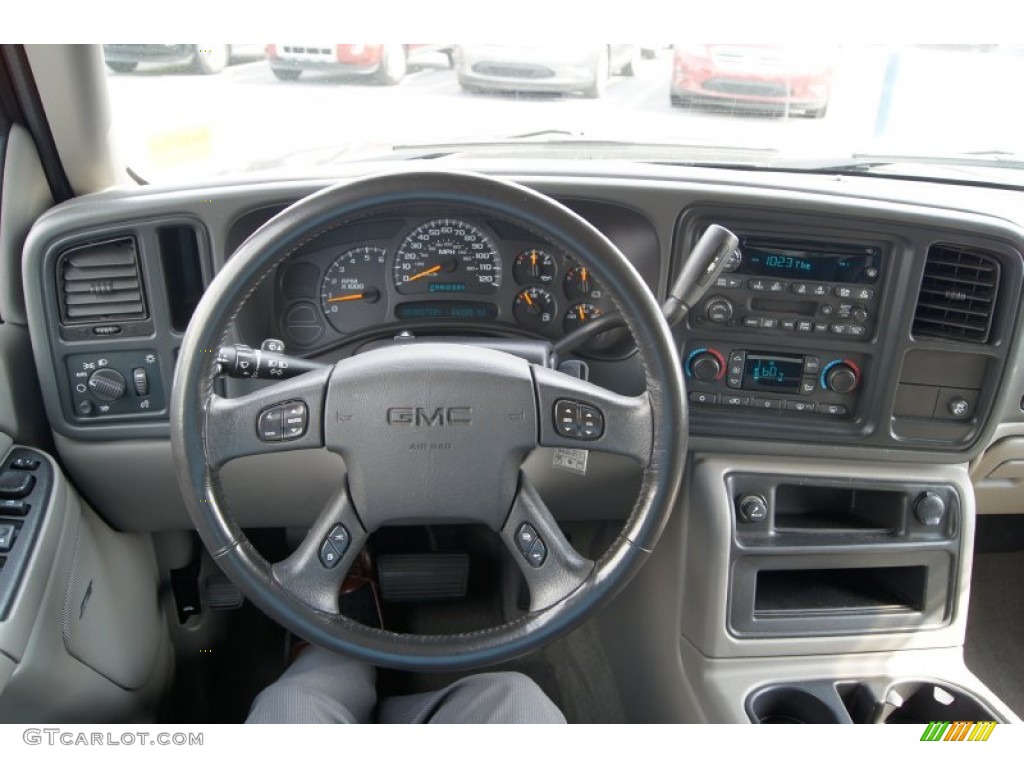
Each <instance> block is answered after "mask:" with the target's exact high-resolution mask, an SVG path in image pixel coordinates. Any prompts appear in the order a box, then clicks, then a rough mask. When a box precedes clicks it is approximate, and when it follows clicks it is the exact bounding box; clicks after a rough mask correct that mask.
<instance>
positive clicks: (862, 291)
mask: <svg viewBox="0 0 1024 768" xmlns="http://www.w3.org/2000/svg"><path fill="white" fill-rule="evenodd" d="M874 297H875V289H874V288H857V289H855V290H854V292H853V298H855V299H859V300H860V301H871V300H872V299H873V298H874Z"/></svg>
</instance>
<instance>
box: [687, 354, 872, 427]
mask: <svg viewBox="0 0 1024 768" xmlns="http://www.w3.org/2000/svg"><path fill="white" fill-rule="evenodd" d="M864 367H865V359H864V356H863V355H860V354H849V353H834V352H829V351H827V350H824V349H813V350H804V351H800V352H792V351H788V352H783V351H778V350H766V349H743V348H738V347H731V346H728V345H725V344H721V343H718V342H715V343H711V342H701V341H692V342H690V343H688V344H687V345H686V347H685V348H684V349H683V368H684V372H685V374H686V379H687V386H688V389H689V393H690V394H689V398H690V403H691V404H693V405H696V406H717V407H724V408H750V409H756V410H760V411H778V412H780V413H782V412H792V413H803V414H817V415H823V416H831V417H837V418H850V417H852V416H853V414H854V413H855V411H856V405H857V397H858V394H859V392H860V390H861V388H862V384H863V377H864Z"/></svg>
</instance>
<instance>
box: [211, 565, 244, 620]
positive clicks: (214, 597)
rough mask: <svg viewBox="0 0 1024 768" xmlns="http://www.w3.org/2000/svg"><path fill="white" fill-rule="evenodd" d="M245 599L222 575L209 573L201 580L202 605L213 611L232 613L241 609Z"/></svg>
mask: <svg viewBox="0 0 1024 768" xmlns="http://www.w3.org/2000/svg"><path fill="white" fill-rule="evenodd" d="M243 602H245V598H244V597H242V591H241V590H240V589H239V588H238V587H236V586H235V585H234V584H233V583H231V580H230V579H228V577H227V576H225V575H224V574H223V573H211V574H209V575H208V576H207V577H206V579H204V580H203V604H204V605H208V606H209V607H210V608H212V609H213V610H215V611H233V610H235V609H237V608H241V607H242V603H243Z"/></svg>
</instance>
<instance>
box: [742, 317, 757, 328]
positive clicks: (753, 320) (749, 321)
mask: <svg viewBox="0 0 1024 768" xmlns="http://www.w3.org/2000/svg"><path fill="white" fill-rule="evenodd" d="M743 327H744V328H760V327H761V318H760V317H754V316H753V315H747V316H746V317H744V318H743Z"/></svg>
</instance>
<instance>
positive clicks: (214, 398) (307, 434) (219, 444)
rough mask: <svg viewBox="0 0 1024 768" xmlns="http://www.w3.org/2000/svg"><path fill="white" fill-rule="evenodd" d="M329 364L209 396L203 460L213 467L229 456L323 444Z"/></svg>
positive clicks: (228, 458)
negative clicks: (246, 390) (237, 392)
mask: <svg viewBox="0 0 1024 768" xmlns="http://www.w3.org/2000/svg"><path fill="white" fill-rule="evenodd" d="M330 374H331V369H330V368H324V369H323V370H316V371H311V372H309V373H305V374H303V375H301V376H297V377H295V378H294V379H286V380H284V381H279V382H275V383H274V384H271V385H270V386H268V387H264V388H262V389H260V390H257V391H256V392H252V393H250V394H247V395H243V396H242V397H232V398H225V397H220V396H218V395H210V398H209V400H208V401H207V405H206V446H205V448H206V461H207V463H208V464H209V466H210V467H212V468H214V469H217V468H219V467H221V466H223V465H224V464H226V463H227V462H229V461H231V460H232V459H237V458H240V457H242V456H254V455H256V454H261V453H274V452H277V451H294V450H298V449H300V448H321V447H323V445H324V430H323V423H324V416H323V414H324V398H325V392H326V389H327V381H328V379H329V378H330Z"/></svg>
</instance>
